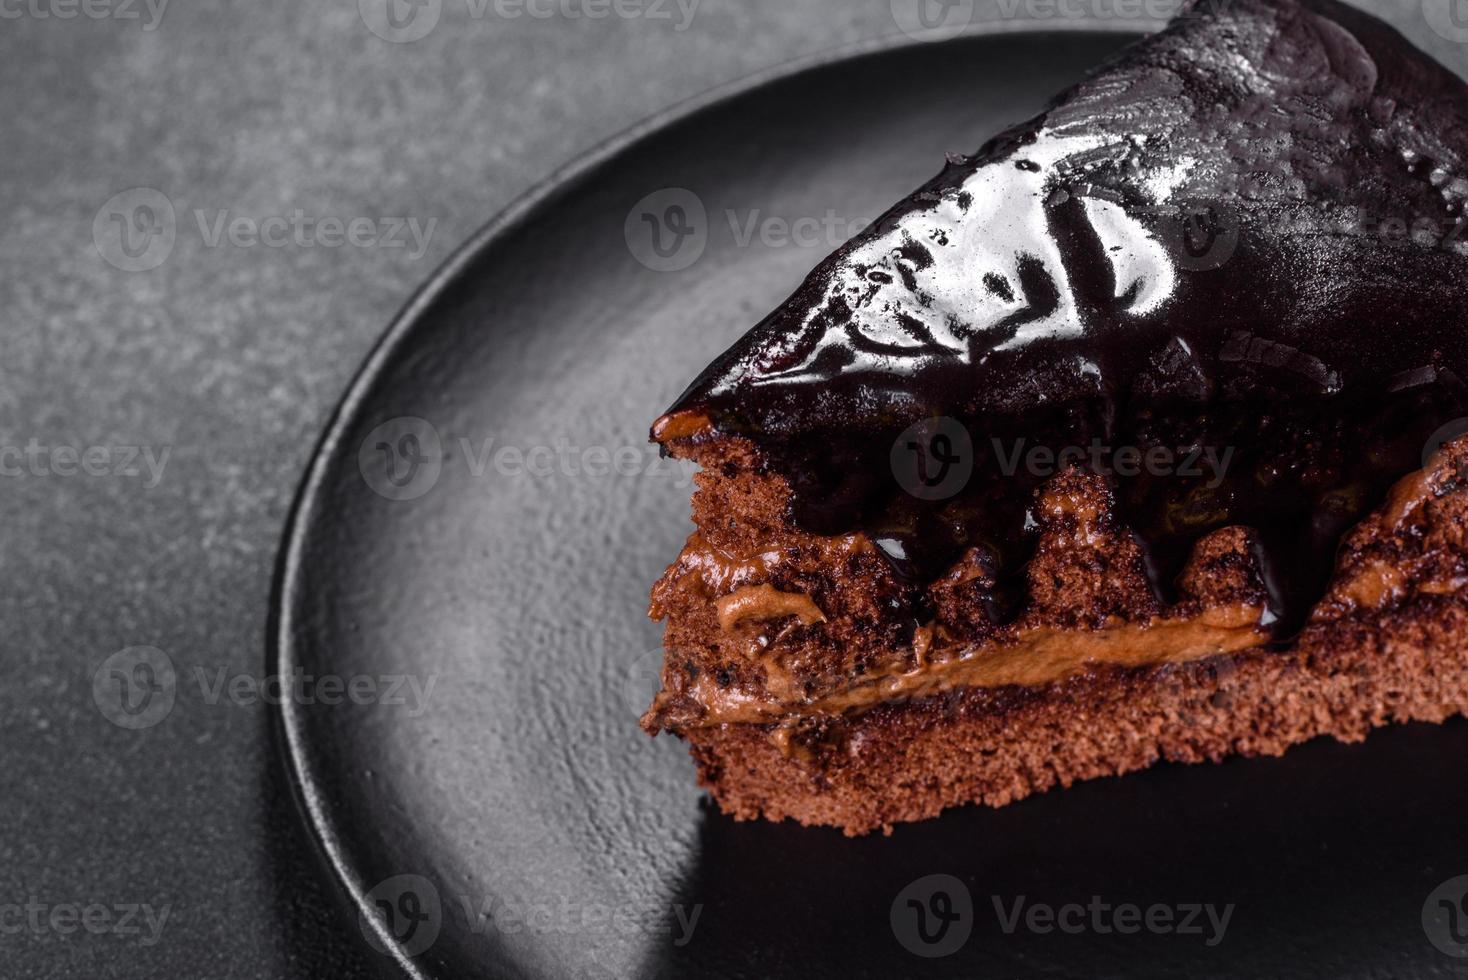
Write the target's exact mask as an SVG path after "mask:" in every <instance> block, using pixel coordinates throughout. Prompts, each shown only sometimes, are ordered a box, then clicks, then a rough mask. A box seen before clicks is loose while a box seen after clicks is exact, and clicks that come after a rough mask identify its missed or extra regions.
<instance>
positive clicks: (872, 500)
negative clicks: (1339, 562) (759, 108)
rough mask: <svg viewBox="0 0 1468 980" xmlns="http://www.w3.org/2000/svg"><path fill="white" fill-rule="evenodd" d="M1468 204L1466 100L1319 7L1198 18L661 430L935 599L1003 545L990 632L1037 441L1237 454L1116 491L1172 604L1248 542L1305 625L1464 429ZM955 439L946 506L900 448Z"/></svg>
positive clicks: (1278, 613) (1446, 80) (1079, 101)
mask: <svg viewBox="0 0 1468 980" xmlns="http://www.w3.org/2000/svg"><path fill="white" fill-rule="evenodd" d="M1465 199H1468V86H1465V85H1464V84H1463V82H1462V81H1460V80H1459V79H1458V78H1457V77H1456V76H1454V75H1452V74H1451V73H1449V72H1448V71H1447V70H1446V69H1444V68H1442V67H1441V66H1439V65H1437V64H1436V63H1434V62H1432V61H1431V60H1430V59H1428V58H1427V57H1425V56H1424V55H1422V54H1421V53H1420V52H1418V51H1416V50H1415V49H1413V48H1412V47H1411V46H1410V45H1409V44H1408V43H1407V42H1406V41H1405V40H1404V39H1403V38H1402V37H1401V36H1400V35H1398V34H1397V33H1396V32H1395V31H1393V30H1392V29H1390V28H1388V27H1387V26H1385V25H1384V24H1382V23H1380V22H1379V21H1377V20H1375V19H1374V18H1372V17H1370V16H1368V15H1366V14H1363V13H1361V12H1359V11H1356V10H1354V9H1351V8H1349V7H1345V6H1343V5H1340V4H1336V3H1333V2H1329V0H1309V2H1305V3H1297V2H1291V0H1277V2H1266V0H1235V2H1231V3H1228V4H1217V5H1213V4H1209V3H1206V2H1204V3H1200V4H1198V5H1195V6H1194V7H1192V8H1190V9H1188V10H1186V11H1185V12H1184V13H1183V14H1182V15H1181V16H1180V17H1179V18H1178V19H1177V20H1175V21H1174V22H1173V24H1172V25H1170V26H1169V27H1168V29H1167V30H1166V31H1164V32H1163V33H1161V34H1159V35H1156V36H1154V37H1151V38H1148V39H1146V40H1144V41H1142V42H1141V43H1139V44H1137V45H1135V46H1133V47H1132V48H1130V49H1129V50H1128V51H1126V52H1124V53H1123V54H1122V55H1121V56H1120V57H1119V58H1118V59H1116V60H1115V61H1113V62H1112V63H1111V64H1110V65H1108V66H1106V67H1104V68H1102V69H1101V70H1099V71H1098V72H1097V73H1095V74H1093V75H1092V76H1091V77H1090V78H1089V79H1088V80H1086V81H1085V82H1082V83H1081V84H1080V85H1078V86H1076V87H1074V88H1073V89H1071V90H1070V91H1068V92H1066V93H1064V94H1062V95H1061V96H1060V97H1059V98H1058V99H1057V100H1056V101H1055V102H1054V103H1052V105H1051V106H1050V108H1049V109H1047V110H1046V111H1045V112H1044V113H1042V114H1041V115H1039V116H1037V117H1036V118H1035V119H1033V120H1030V121H1029V122H1026V123H1023V124H1021V125H1019V126H1017V127H1015V128H1013V129H1010V130H1008V131H1007V132H1005V133H1003V134H1001V135H1000V136H998V137H996V138H994V139H993V140H991V141H990V142H989V143H987V144H985V145H984V146H983V147H982V148H981V149H980V150H979V152H978V153H977V154H975V155H974V156H972V157H957V156H955V157H950V159H949V161H948V164H947V166H946V167H945V168H944V169H943V171H942V172H941V173H940V174H939V175H938V176H937V177H936V178H935V179H934V180H932V181H931V182H929V183H928V184H927V185H925V186H924V187H922V188H921V189H919V190H918V191H917V192H916V193H915V194H913V195H912V196H910V197H909V198H907V199H906V200H904V201H902V202H901V203H899V204H898V205H897V206H896V207H894V208H893V209H892V210H890V211H889V212H887V214H885V215H884V216H883V217H882V218H881V219H879V220H878V221H877V222H876V223H875V224H874V225H873V226H872V227H871V228H869V229H868V230H867V231H866V232H864V233H863V234H862V235H861V236H859V237H858V238H856V239H854V240H853V241H852V242H850V243H848V244H847V245H846V246H844V247H843V248H841V249H840V250H838V251H837V252H836V253H834V254H833V255H832V256H830V257H829V258H828V259H826V260H825V261H824V262H823V263H822V264H821V265H820V266H819V267H818V268H817V269H816V270H815V271H814V272H813V273H812V274H811V275H810V276H809V277H808V278H807V279H806V281H805V282H804V283H803V284H802V285H801V287H800V288H799V289H798V290H797V292H796V293H795V294H794V295H793V296H792V297H791V298H790V299H789V300H787V301H786V302H785V303H784V304H782V305H781V306H780V307H779V308H778V309H776V310H775V311H774V312H773V313H771V314H770V315H769V316H768V317H767V318H765V320H764V321H762V322H761V323H760V324H758V325H757V326H756V327H754V329H752V330H751V331H750V332H749V333H748V334H747V335H745V336H744V337H743V338H742V339H741V340H740V341H739V342H738V343H737V344H735V346H734V347H732V348H731V349H730V350H728V351H727V352H725V353H724V354H723V355H722V356H721V357H719V358H718V359H717V360H715V361H714V362H713V363H712V364H711V365H710V366H709V367H708V368H707V369H706V370H705V372H704V373H703V374H702V375H701V376H700V377H699V378H698V379H697V380H696V381H695V382H694V383H693V384H692V385H691V386H690V387H689V389H688V390H687V391H686V392H685V393H684V394H683V395H682V396H681V397H680V398H679V399H678V401H677V402H676V403H675V404H674V405H673V407H672V408H671V409H669V412H668V413H667V414H666V415H665V417H664V420H663V423H667V422H668V420H669V419H671V418H680V419H707V420H708V423H709V424H708V426H706V427H705V428H704V429H703V430H702V432H701V433H700V434H695V435H693V436H692V438H700V437H706V436H707V435H708V434H709V433H710V432H727V433H740V434H744V435H746V436H748V437H750V438H752V439H754V440H755V441H756V442H758V443H760V444H761V445H762V446H763V447H765V448H766V449H767V450H768V452H769V456H770V459H771V461H772V465H773V466H775V467H776V468H777V469H778V470H779V471H781V472H782V473H785V474H787V475H788V476H789V477H790V479H791V481H792V484H793V486H794V487H795V490H796V493H795V500H794V504H793V516H794V518H795V519H796V521H797V522H798V523H799V524H801V525H802V526H804V527H807V528H809V529H811V530H815V531H818V532H821V533H836V532H839V531H843V530H848V529H850V528H852V527H861V528H864V529H866V530H868V531H870V532H872V533H873V535H874V537H875V538H876V539H877V541H878V544H879V546H881V547H882V548H883V550H884V551H885V552H886V553H887V554H888V555H889V557H891V558H892V560H893V564H894V567H897V568H898V569H899V570H900V571H902V572H903V573H904V574H907V575H909V576H911V577H912V578H913V579H914V580H915V581H927V580H929V579H931V578H932V577H934V576H935V575H936V574H938V572H939V571H941V569H942V568H943V567H945V566H946V563H950V562H951V561H952V560H953V559H954V557H956V555H958V554H959V553H961V551H962V550H963V549H964V548H966V547H969V546H974V545H978V546H980V547H982V548H986V549H988V550H989V551H990V552H991V553H992V556H993V561H994V564H995V569H996V579H997V580H999V581H1000V583H1001V584H1000V586H998V587H997V588H996V593H995V603H996V615H1003V614H1004V611H1003V610H1004V607H1005V598H1004V594H1005V588H1004V584H1003V583H1005V582H1007V581H1008V582H1012V581H1013V579H1014V576H1015V573H1016V571H1017V569H1018V568H1019V567H1020V566H1021V565H1022V564H1023V562H1024V560H1025V558H1026V548H1027V541H1028V534H1027V531H1026V528H1027V526H1028V525H1029V524H1030V523H1031V522H1030V521H1029V520H1027V517H1026V515H1027V509H1028V507H1029V506H1030V504H1031V502H1032V499H1033V491H1034V488H1035V486H1036V485H1037V484H1038V482H1039V480H1040V479H1041V478H1042V476H1043V474H1037V473H1029V472H1025V470H1024V467H1021V469H1020V471H1019V472H1007V471H1005V468H1004V467H1003V466H1001V465H1000V464H999V458H1002V457H1003V456H1004V455H1005V454H1007V453H1009V452H1011V451H1012V450H1013V449H1014V448H1015V446H1017V445H1020V444H1021V443H1020V440H1024V443H1023V444H1024V445H1026V446H1029V447H1032V446H1034V445H1036V444H1042V445H1045V446H1048V447H1049V448H1051V449H1057V448H1060V447H1066V446H1079V447H1088V446H1090V445H1091V444H1092V443H1093V442H1096V443H1099V444H1101V445H1103V446H1105V447H1110V448H1111V449H1112V450H1115V449H1116V448H1118V447H1125V446H1130V447H1135V448H1136V449H1137V450H1138V451H1139V452H1141V453H1145V452H1146V450H1148V449H1150V448H1154V447H1155V448H1159V451H1160V450H1161V449H1167V450H1170V451H1172V452H1173V453H1174V454H1175V455H1174V457H1173V459H1174V460H1178V459H1180V458H1182V456H1183V455H1185V454H1186V453H1187V452H1188V451H1189V450H1191V449H1199V448H1212V449H1213V450H1214V451H1215V452H1216V453H1219V454H1222V453H1223V452H1225V451H1228V452H1231V453H1232V455H1231V457H1230V460H1231V461H1230V464H1229V466H1228V467H1227V468H1226V469H1225V470H1224V472H1223V473H1222V475H1221V477H1220V475H1219V474H1218V473H1210V474H1205V475H1203V476H1199V477H1193V476H1189V475H1187V474H1185V473H1178V472H1175V471H1174V472H1168V473H1157V472H1153V473H1150V474H1148V473H1142V474H1139V475H1136V476H1130V475H1127V474H1126V473H1116V474H1115V477H1116V479H1115V488H1116V499H1117V504H1118V507H1119V512H1120V514H1121V515H1122V517H1123V518H1124V519H1125V520H1126V521H1127V522H1128V525H1129V526H1130V527H1132V529H1133V530H1134V531H1135V533H1136V534H1137V535H1138V536H1139V537H1140V539H1141V540H1142V542H1143V544H1144V546H1145V547H1144V550H1145V553H1146V554H1147V556H1148V565H1149V570H1150V571H1151V573H1152V576H1153V580H1154V584H1155V585H1156V587H1157V590H1158V592H1159V594H1160V595H1161V596H1162V597H1163V598H1166V597H1167V595H1168V594H1169V592H1170V584H1171V580H1172V577H1173V576H1174V575H1175V574H1176V570H1177V569H1178V568H1180V567H1181V563H1182V561H1183V559H1184V558H1185V557H1186V554H1187V552H1188V550H1189V548H1190V547H1191V545H1192V543H1193V542H1194V541H1196V539H1197V538H1198V537H1199V536H1201V535H1202V534H1203V533H1206V532H1207V531H1209V530H1212V529H1214V528H1216V527H1219V526H1223V525H1225V524H1246V525H1248V526H1250V527H1252V528H1255V529H1256V531H1257V537H1258V557H1259V559H1260V562H1261V565H1262V566H1263V570H1264V571H1265V574H1266V579H1267V582H1268V586H1269V589H1270V592H1271V609H1272V614H1273V615H1274V616H1275V617H1276V618H1277V620H1278V623H1279V629H1280V631H1281V633H1288V632H1289V631H1290V630H1292V629H1293V628H1295V627H1297V626H1298V625H1299V624H1300V623H1301V622H1302V621H1303V618H1304V616H1305V615H1306V614H1307V613H1308V610H1309V608H1310V606H1311V605H1312V604H1313V602H1314V600H1315V599H1316V598H1318V596H1319V594H1320V593H1321V591H1322V590H1323V589H1324V585H1325V579H1326V576H1327V575H1328V571H1329V568H1330V565H1331V563H1332V560H1333V555H1334V550H1335V547H1336V544H1337V543H1338V541H1339V537H1340V535H1341V533H1342V532H1343V531H1344V529H1345V528H1346V527H1348V526H1350V524H1352V523H1354V522H1355V521H1356V520H1359V519H1360V517H1361V516H1363V515H1364V513H1366V512H1367V511H1368V510H1369V509H1370V508H1371V507H1373V506H1375V505H1376V504H1377V503H1378V502H1379V501H1380V499H1381V497H1382V495H1383V493H1384V492H1385V488H1386V487H1387V486H1388V485H1389V484H1390V483H1391V482H1392V481H1393V480H1395V479H1396V478H1398V477H1400V476H1401V475H1402V474H1404V473H1406V472H1408V471H1409V470H1410V469H1412V468H1415V467H1416V466H1418V465H1420V463H1421V459H1422V451H1423V447H1424V444H1425V442H1426V440H1427V438H1428V436H1429V434H1430V433H1432V432H1433V431H1434V430H1436V429H1437V428H1438V426H1440V425H1442V424H1443V423H1445V422H1447V421H1448V420H1451V419H1455V418H1458V417H1461V416H1464V415H1468V405H1465V402H1468V392H1465V389H1464V386H1463V383H1462V381H1461V380H1460V379H1468V331H1465V314H1468V233H1465V231H1468V229H1465V221H1464V218H1463V203H1464V201H1465ZM935 416H947V417H951V418H954V419H957V420H960V421H961V422H962V423H963V424H964V425H965V426H966V427H967V429H968V431H969V433H970V434H971V436H972V441H973V442H974V444H975V471H974V474H973V476H972V478H971V479H970V480H969V481H968V483H967V485H966V486H965V488H964V489H963V491H962V492H961V493H959V494H957V495H956V496H953V497H950V498H947V499H944V500H940V501H924V500H919V499H918V498H916V497H914V496H912V495H911V494H908V493H904V492H903V489H902V487H901V486H900V485H899V482H898V480H897V479H896V478H895V477H894V472H893V469H892V467H891V465H890V463H889V455H890V453H891V450H892V442H893V439H894V437H896V436H897V434H898V433H900V432H902V431H903V430H904V429H906V428H907V427H908V426H909V425H911V424H912V423H913V422H915V421H916V420H920V419H924V418H931V417H935ZM677 429H679V427H677V426H668V425H660V428H659V430H655V431H659V432H661V434H662V437H663V438H664V439H665V440H667V439H669V438H671V435H670V433H672V432H673V431H675V430H677ZM996 439H997V440H998V442H997V443H996V442H995V440H996ZM986 447H990V448H991V450H992V451H988V452H986ZM1103 458H1104V459H1106V460H1107V461H1108V465H1109V464H1110V463H1114V462H1117V461H1118V458H1113V457H1111V456H1109V455H1106V456H1104V457H1103ZM1083 465H1094V459H1092V460H1091V461H1088V462H1086V463H1084V464H1083ZM1175 469H1176V467H1174V470H1175ZM1210 484H1211V485H1210Z"/></svg>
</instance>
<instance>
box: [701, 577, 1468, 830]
mask: <svg viewBox="0 0 1468 980" xmlns="http://www.w3.org/2000/svg"><path fill="white" fill-rule="evenodd" d="M1465 712H1468V599H1465V598H1463V597H1461V596H1459V595H1423V596H1419V597H1418V598H1417V599H1416V600H1415V601H1414V602H1412V603H1410V604H1408V605H1407V606H1405V607H1402V608H1399V609H1397V610H1394V611H1391V612H1378V613H1376V614H1375V615H1373V616H1371V617H1370V618H1369V620H1365V619H1357V618H1354V617H1347V618H1344V619H1341V620H1336V621H1333V622H1329V623H1322V624H1317V625H1315V626H1312V627H1311V628H1309V629H1308V630H1306V632H1305V633H1304V634H1303V635H1301V636H1300V638H1299V639H1298V640H1297V641H1296V642H1295V643H1294V644H1292V645H1291V646H1290V647H1289V648H1288V649H1286V650H1273V649H1255V650H1250V651H1246V652H1242V653H1236V654H1230V655H1220V656H1216V657H1210V658H1207V659H1205V660H1199V661H1193V662H1189V663H1178V664H1164V665H1161V666H1155V667H1141V668H1118V667H1095V668H1092V669H1090V670H1088V671H1086V672H1084V673H1082V674H1080V675H1077V676H1074V677H1071V678H1068V679H1066V680H1063V681H1058V682H1055V683H1052V684H1048V685H1044V686H1040V687H1003V688H987V689H985V688H978V689H975V688H969V689H962V690H957V691H954V692H952V693H950V694H947V695H940V696H935V697H929V698H925V699H923V700H917V701H910V702H905V703H886V704H882V705H879V706H878V707H876V708H873V709H871V710H869V711H866V712H863V713H860V714H855V715H850V716H843V717H835V718H829V719H824V720H811V721H807V722H803V723H801V725H799V726H797V727H794V728H790V727H784V728H782V727H781V726H779V725H768V724H728V725H721V726H715V727H709V728H702V729H689V730H687V731H685V732H684V733H683V737H684V738H686V739H687V741H688V744H689V748H690V751H691V752H692V755H693V758H694V761H695V762H696V763H697V766H698V778H699V783H700V785H702V786H704V787H705V788H707V789H708V790H709V792H710V793H711V794H712V796H713V798H714V799H715V800H716V801H717V802H718V804H719V806H720V807H721V808H722V809H723V810H724V811H725V812H726V813H728V814H730V815H731V816H733V817H734V818H736V819H739V820H748V819H754V818H756V817H764V818H767V819H771V820H783V819H787V818H789V819H793V820H795V821H797V822H799V823H801V824H806V825H825V826H833V827H839V828H841V829H842V830H843V831H844V832H845V833H846V834H847V835H851V836H855V835H859V834H865V833H869V832H871V831H873V830H878V829H880V830H882V831H884V832H888V833H890V832H891V829H892V826H893V824H895V823H899V822H903V821H909V820H921V819H925V818H927V817H931V816H934V815H936V814H937V813H939V812H940V811H942V810H943V809H945V808H947V807H950V806H955V805H958V804H963V803H984V804H987V805H989V806H996V807H997V806H1003V805H1005V804H1007V803H1011V802H1014V801H1016V800H1019V799H1022V798H1024V797H1026V796H1029V795H1031V794H1033V793H1041V792H1044V791H1046V790H1048V789H1050V788H1052V787H1055V786H1062V787H1063V786H1069V785H1070V784H1072V783H1074V782H1076V781H1077V780H1082V779H1092V778H1095V777H1098V776H1112V775H1120V774H1122V773H1127V772H1132V771H1135V770H1138V769H1144V768H1146V767H1148V766H1150V765H1152V764H1154V763H1156V762H1158V761H1161V760H1166V761H1169V762H1203V761H1213V762H1217V761H1219V760H1221V759H1223V758H1224V757H1226V756H1228V755H1242V756H1262V755H1279V754H1281V753H1283V752H1284V750H1285V749H1287V748H1288V747H1290V746H1291V745H1296V744H1299V743H1301V742H1305V741H1308V740H1310V739H1312V738H1316V737H1318V736H1321V735H1329V736H1333V737H1335V738H1337V739H1340V740H1341V741H1344V742H1356V741H1360V740H1361V739H1363V738H1364V737H1365V736H1366V734H1367V733H1368V732H1369V731H1371V729H1373V728H1376V727H1379V726H1382V725H1386V724H1391V723H1395V722H1407V721H1425V722H1441V721H1443V720H1445V719H1447V718H1449V717H1451V716H1453V715H1456V714H1462V713H1465Z"/></svg>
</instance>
